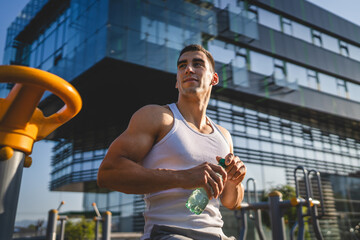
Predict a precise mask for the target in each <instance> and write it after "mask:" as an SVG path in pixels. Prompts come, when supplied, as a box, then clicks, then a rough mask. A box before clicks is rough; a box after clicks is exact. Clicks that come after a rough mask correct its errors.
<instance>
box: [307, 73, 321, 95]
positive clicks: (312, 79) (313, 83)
mask: <svg viewBox="0 0 360 240" xmlns="http://www.w3.org/2000/svg"><path fill="white" fill-rule="evenodd" d="M307 84H308V87H309V88H313V89H316V90H319V84H318V74H317V72H315V71H313V70H310V69H307Z"/></svg>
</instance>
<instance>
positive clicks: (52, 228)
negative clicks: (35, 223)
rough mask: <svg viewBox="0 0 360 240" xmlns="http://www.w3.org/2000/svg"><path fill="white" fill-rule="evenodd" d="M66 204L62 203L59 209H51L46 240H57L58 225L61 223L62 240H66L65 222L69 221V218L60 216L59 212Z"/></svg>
mask: <svg viewBox="0 0 360 240" xmlns="http://www.w3.org/2000/svg"><path fill="white" fill-rule="evenodd" d="M64 204H65V202H64V201H62V202H61V203H60V205H59V207H58V208H57V209H51V210H50V211H49V214H48V223H47V227H46V240H56V225H57V221H60V237H59V239H60V240H64V236H65V222H66V221H67V220H68V217H67V216H64V215H59V210H60V208H61V206H62V205H64Z"/></svg>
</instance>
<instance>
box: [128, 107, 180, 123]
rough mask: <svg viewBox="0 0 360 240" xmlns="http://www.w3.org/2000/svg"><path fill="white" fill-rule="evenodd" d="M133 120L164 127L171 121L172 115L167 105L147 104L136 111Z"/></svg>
mask: <svg viewBox="0 0 360 240" xmlns="http://www.w3.org/2000/svg"><path fill="white" fill-rule="evenodd" d="M133 119H136V121H140V122H147V123H149V124H155V125H157V124H160V125H162V124H165V125H166V124H168V123H169V122H171V121H172V120H173V115H172V112H171V110H170V108H169V106H168V105H156V104H149V105H145V106H143V107H141V108H140V109H139V110H137V111H136V112H135V113H134V115H133Z"/></svg>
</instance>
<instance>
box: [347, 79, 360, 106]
mask: <svg viewBox="0 0 360 240" xmlns="http://www.w3.org/2000/svg"><path fill="white" fill-rule="evenodd" d="M347 87H348V88H347V89H348V93H349V99H351V100H354V101H358V102H360V86H359V85H358V84H355V83H351V82H347Z"/></svg>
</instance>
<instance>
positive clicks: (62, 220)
mask: <svg viewBox="0 0 360 240" xmlns="http://www.w3.org/2000/svg"><path fill="white" fill-rule="evenodd" d="M58 219H59V220H60V240H64V237H65V223H66V220H67V219H68V217H67V216H58Z"/></svg>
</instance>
